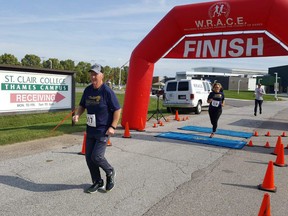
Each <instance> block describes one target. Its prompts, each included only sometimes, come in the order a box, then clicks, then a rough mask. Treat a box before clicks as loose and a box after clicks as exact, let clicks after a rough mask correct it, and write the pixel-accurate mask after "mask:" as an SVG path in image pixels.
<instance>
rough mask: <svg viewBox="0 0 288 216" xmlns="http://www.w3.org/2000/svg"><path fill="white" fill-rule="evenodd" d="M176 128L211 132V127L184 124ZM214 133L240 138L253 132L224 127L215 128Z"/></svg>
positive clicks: (250, 135) (248, 136) (247, 136)
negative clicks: (225, 128)
mask: <svg viewBox="0 0 288 216" xmlns="http://www.w3.org/2000/svg"><path fill="white" fill-rule="evenodd" d="M178 129H180V130H187V131H197V132H204V133H211V132H212V129H211V128H208V127H199V126H184V127H181V128H178ZM216 134H219V135H226V136H233V137H242V138H250V137H252V136H253V133H248V132H240V131H232V130H224V129H217V131H216Z"/></svg>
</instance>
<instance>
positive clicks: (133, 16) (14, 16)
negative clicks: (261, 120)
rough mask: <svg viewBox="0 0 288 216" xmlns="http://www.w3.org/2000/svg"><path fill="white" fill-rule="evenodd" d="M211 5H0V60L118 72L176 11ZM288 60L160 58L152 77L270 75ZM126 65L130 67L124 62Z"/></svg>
mask: <svg viewBox="0 0 288 216" xmlns="http://www.w3.org/2000/svg"><path fill="white" fill-rule="evenodd" d="M208 1H210V0H160V1H157V0H108V1H105V0H102V1H101V0H81V1H78V0H72V1H71V0H57V1H55V0H49V1H44V0H25V1H23V0H9V1H7V0H0V3H1V8H0V28H1V33H0V55H2V54H4V53H8V54H12V55H14V56H16V57H17V58H18V60H19V61H20V60H21V59H22V58H23V57H24V56H25V55H26V54H34V55H37V56H39V57H41V59H42V60H47V59H49V58H58V59H59V60H67V59H71V60H74V61H75V63H76V64H77V63H78V62H79V61H84V62H90V63H91V64H93V63H99V64H101V65H103V66H106V65H108V66H110V67H120V66H122V65H124V64H125V63H126V62H127V61H129V59H130V56H131V53H132V52H133V50H134V49H135V47H136V46H137V45H138V44H139V43H140V42H141V41H142V40H143V39H144V37H145V36H146V35H147V34H148V33H149V32H150V31H151V30H152V29H153V27H154V26H155V25H157V23H158V22H159V21H160V20H161V19H162V18H163V17H164V16H165V15H166V14H167V13H168V12H169V11H170V10H171V9H172V8H173V7H175V6H178V5H185V4H193V3H199V2H208ZM287 60H288V57H265V58H238V59H213V60H208V59H205V60H199V59H198V60H191V59H189V60H188V59H185V60H179V59H160V60H159V61H158V62H157V63H156V64H155V69H154V76H175V73H176V72H178V71H189V70H191V69H192V68H195V67H225V68H241V69H253V70H268V68H269V67H275V66H281V65H287V62H288V61H287ZM128 65H129V63H128Z"/></svg>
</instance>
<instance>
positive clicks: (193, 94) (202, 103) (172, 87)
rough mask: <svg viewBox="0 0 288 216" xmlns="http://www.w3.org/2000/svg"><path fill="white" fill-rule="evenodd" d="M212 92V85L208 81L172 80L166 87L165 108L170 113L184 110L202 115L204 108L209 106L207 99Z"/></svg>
mask: <svg viewBox="0 0 288 216" xmlns="http://www.w3.org/2000/svg"><path fill="white" fill-rule="evenodd" d="M210 92H211V84H210V82H208V81H206V80H196V79H182V80H170V81H167V82H166V85H165V87H164V95H163V106H164V107H167V111H168V112H175V110H176V109H179V108H181V109H183V108H184V109H189V110H190V111H192V112H195V113H196V114H200V113H201V111H202V107H208V106H209V104H208V103H207V97H208V95H209V93H210Z"/></svg>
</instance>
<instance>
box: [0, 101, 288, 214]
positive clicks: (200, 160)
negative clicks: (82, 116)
mask: <svg viewBox="0 0 288 216" xmlns="http://www.w3.org/2000/svg"><path fill="white" fill-rule="evenodd" d="M242 103H244V102H242ZM245 103H246V102H245ZM250 103H251V102H250ZM250 103H247V104H242V105H240V104H238V105H228V106H226V107H225V109H224V110H223V114H222V116H221V118H220V120H219V128H222V129H229V130H236V131H245V132H255V131H257V132H258V134H259V136H258V137H255V136H254V137H252V138H251V140H252V141H253V145H254V146H253V147H249V146H245V147H244V148H243V149H241V150H235V149H228V148H222V147H217V146H210V145H204V144H200V143H191V142H185V141H176V140H168V139H163V138H157V137H155V135H157V134H159V133H162V132H166V131H177V130H178V128H179V127H181V126H186V125H198V126H206V127H209V126H210V122H209V117H208V114H207V111H203V112H202V113H201V114H200V115H194V114H190V115H185V116H188V117H189V120H186V121H179V122H178V121H175V120H174V118H173V117H174V116H173V115H171V116H170V118H169V119H170V121H169V122H164V126H163V127H160V126H159V127H157V128H153V124H154V123H155V122H156V120H155V119H153V118H152V119H151V120H150V121H149V122H147V125H146V129H145V131H144V132H138V131H131V135H132V138H131V139H125V138H122V135H123V133H124V129H118V130H117V134H116V135H115V136H114V137H112V138H111V142H112V147H109V148H107V154H106V156H107V158H108V160H109V161H111V164H112V165H113V166H114V167H115V168H116V172H117V177H116V187H115V189H113V190H112V191H111V192H109V193H100V192H99V193H95V194H86V193H84V189H85V188H86V187H88V186H89V184H90V176H89V173H88V168H87V167H86V164H85V159H84V157H83V155H79V154H78V153H79V152H80V151H81V148H82V141H83V133H77V134H71V135H64V136H61V137H53V138H49V139H41V140H36V141H31V142H25V143H18V144H15V145H9V146H3V147H1V153H0V170H1V172H0V173H1V174H0V191H1V196H0V203H1V204H0V210H1V215H5V216H6V215H7V216H10V215H11V216H12V215H13V216H15V215H16V216H17V215H45V216H46V215H101V216H108V215H111V216H112V215H113V216H114V215H119V216H120V215H121V216H123V215H127V216H130V215H131V216H138V215H139V216H140V215H145V216H150V215H155V216H156V215H157V216H159V215H161V216H162V215H165V216H168V215H169V216H172V215H173V216H175V215H179V216H180V215H181V216H182V215H187V216H188V215H189V216H191V215H196V216H199V215H209V216H211V215H215V216H216V215H227V216H228V215H229V216H230V215H241V216H243V215H257V214H258V212H259V209H260V206H261V202H262V199H263V195H264V193H265V192H264V191H262V190H259V189H258V188H257V186H258V185H259V184H261V183H262V182H263V180H264V175H265V172H266V170H267V165H268V162H269V161H270V160H272V161H275V160H276V156H275V155H272V154H271V152H273V147H274V146H275V145H276V140H277V137H278V136H279V135H280V134H282V132H283V131H286V132H287V131H288V123H287V120H288V102H287V101H277V102H265V103H264V104H263V114H262V115H257V116H256V117H255V116H254V115H253V103H252V105H251V104H250ZM183 117H184V116H183ZM267 131H269V132H270V133H271V136H270V137H266V136H265V135H264V134H265V133H266V132H267ZM206 135H207V134H206ZM216 136H217V135H216ZM246 141H247V142H248V141H250V139H246ZM267 141H269V142H270V145H271V148H264V147H263V146H264V145H265V143H266V142H267ZM282 141H283V144H284V145H285V146H287V144H288V138H287V137H283V138H282ZM287 154H288V150H287V149H285V159H286V160H287ZM274 181H275V185H276V186H277V192H276V193H272V192H269V194H270V198H271V213H272V215H277V216H286V215H288V208H287V203H288V196H287V194H288V185H287V182H288V174H287V167H276V166H275V167H274Z"/></svg>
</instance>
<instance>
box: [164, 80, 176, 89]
mask: <svg viewBox="0 0 288 216" xmlns="http://www.w3.org/2000/svg"><path fill="white" fill-rule="evenodd" d="M176 86H177V82H169V83H168V84H167V87H166V91H176Z"/></svg>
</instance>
